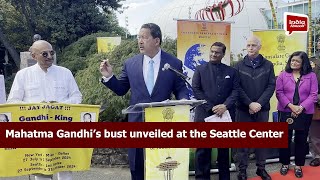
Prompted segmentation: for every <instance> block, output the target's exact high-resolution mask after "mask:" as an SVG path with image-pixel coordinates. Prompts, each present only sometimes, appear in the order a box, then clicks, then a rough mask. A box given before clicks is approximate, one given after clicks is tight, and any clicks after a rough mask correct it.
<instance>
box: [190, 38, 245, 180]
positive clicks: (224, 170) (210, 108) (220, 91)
mask: <svg viewBox="0 0 320 180" xmlns="http://www.w3.org/2000/svg"><path fill="white" fill-rule="evenodd" d="M225 52H226V46H225V45H224V44H223V43H221V42H215V43H213V44H212V46H211V48H210V53H209V57H210V61H209V62H208V63H206V64H202V65H199V66H197V68H196V70H195V72H194V74H193V79H192V88H193V92H194V96H195V98H196V99H199V100H206V101H207V103H205V104H202V105H200V106H198V107H197V108H196V111H195V118H194V120H195V122H204V119H205V118H206V117H209V116H212V115H213V114H216V115H217V116H220V117H221V116H222V115H223V113H225V112H226V111H227V110H228V111H229V113H230V116H231V119H233V120H234V117H235V103H236V101H237V98H238V94H239V87H240V86H239V77H238V75H237V71H236V70H235V69H234V68H232V67H230V66H227V65H225V64H222V63H221V60H222V58H223V57H224V55H225ZM208 123H210V122H208ZM218 168H219V179H220V180H230V171H229V149H228V148H218ZM210 169H211V148H197V150H196V175H195V176H196V179H197V180H198V179H199V180H210Z"/></svg>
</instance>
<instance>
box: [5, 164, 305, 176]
mask: <svg viewBox="0 0 320 180" xmlns="http://www.w3.org/2000/svg"><path fill="white" fill-rule="evenodd" d="M309 162H310V159H307V160H306V165H307V164H309ZM280 166H281V165H280V164H279V163H270V164H267V166H266V169H267V171H268V172H278V170H279V169H280ZM255 172H256V167H255V162H254V161H250V164H249V167H248V170H247V173H248V177H255V176H256V175H255ZM30 179H31V180H34V177H33V176H31V177H30ZM194 179H195V178H194V176H192V175H191V176H189V180H194ZM211 179H218V175H217V174H212V176H211ZM231 179H232V180H236V179H237V172H232V173H231ZM0 180H29V177H28V176H22V177H14V178H0ZM54 180H56V177H54ZM73 180H130V172H129V169H128V168H91V170H90V171H84V172H75V173H74V176H73Z"/></svg>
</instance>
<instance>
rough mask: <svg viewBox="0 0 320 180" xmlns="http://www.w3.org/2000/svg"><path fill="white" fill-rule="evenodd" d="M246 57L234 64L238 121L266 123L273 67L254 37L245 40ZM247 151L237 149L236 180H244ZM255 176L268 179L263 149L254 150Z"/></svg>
mask: <svg viewBox="0 0 320 180" xmlns="http://www.w3.org/2000/svg"><path fill="white" fill-rule="evenodd" d="M246 48H247V52H248V54H247V55H246V56H245V57H244V59H243V60H242V61H240V62H239V63H238V64H237V65H236V67H235V68H236V69H237V70H238V71H239V76H240V87H241V88H240V94H239V96H240V97H239V100H238V103H237V112H236V121H237V122H268V120H269V111H270V98H271V97H272V95H273V92H274V90H275V84H276V81H275V75H274V70H273V64H272V63H271V62H270V61H268V60H267V59H265V58H264V57H263V56H262V55H261V54H259V50H260V49H261V41H260V40H259V39H258V38H257V37H255V36H253V37H250V38H248V40H247V47H246ZM248 150H249V149H248V148H244V149H239V150H238V158H239V161H240V162H239V170H240V172H239V174H238V179H239V180H246V179H247V173H246V169H247V167H248ZM255 155H256V165H257V171H256V174H257V175H258V176H260V177H261V178H262V179H263V180H269V179H271V177H270V176H269V174H268V173H267V171H266V170H265V164H266V150H265V149H261V148H257V149H256V150H255Z"/></svg>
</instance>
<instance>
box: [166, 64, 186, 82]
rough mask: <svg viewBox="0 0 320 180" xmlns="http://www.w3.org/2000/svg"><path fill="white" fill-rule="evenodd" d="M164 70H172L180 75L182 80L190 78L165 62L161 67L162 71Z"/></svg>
mask: <svg viewBox="0 0 320 180" xmlns="http://www.w3.org/2000/svg"><path fill="white" fill-rule="evenodd" d="M165 70H171V71H173V72H175V73H176V74H177V75H178V76H180V77H181V78H183V79H184V80H190V78H189V77H188V76H186V75H184V74H183V73H182V72H180V71H179V70H177V69H175V68H173V67H171V66H170V64H168V63H166V64H164V66H163V68H162V71H165Z"/></svg>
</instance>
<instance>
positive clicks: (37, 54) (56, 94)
mask: <svg viewBox="0 0 320 180" xmlns="http://www.w3.org/2000/svg"><path fill="white" fill-rule="evenodd" d="M30 52H31V56H32V58H33V59H34V60H36V61H37V64H35V65H33V66H30V67H27V68H25V69H22V70H20V71H19V72H18V73H17V74H16V76H15V79H14V81H13V84H12V87H11V91H10V94H9V97H8V101H7V102H8V103H39V102H59V103H69V104H79V103H81V100H82V95H81V93H80V91H79V88H78V85H77V83H76V81H75V79H74V77H73V75H72V73H71V71H70V70H69V69H67V68H64V67H61V66H56V65H53V56H54V54H55V51H54V50H53V49H52V46H51V44H50V43H48V42H47V41H44V40H38V41H35V42H34V43H33V45H32V46H31V48H30ZM35 179H36V180H51V179H52V176H47V175H42V174H37V175H35ZM71 179H72V173H71V172H69V171H68V172H59V173H58V180H71Z"/></svg>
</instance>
